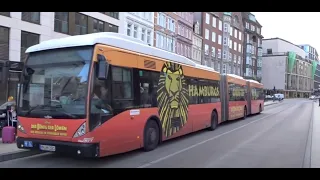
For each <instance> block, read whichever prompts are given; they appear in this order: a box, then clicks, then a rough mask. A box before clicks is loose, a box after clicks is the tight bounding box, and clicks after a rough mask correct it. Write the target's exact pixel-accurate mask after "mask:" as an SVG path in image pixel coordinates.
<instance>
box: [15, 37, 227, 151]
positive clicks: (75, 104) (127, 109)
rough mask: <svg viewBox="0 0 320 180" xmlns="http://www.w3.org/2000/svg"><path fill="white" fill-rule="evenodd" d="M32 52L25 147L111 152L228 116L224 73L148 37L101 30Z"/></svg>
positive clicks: (22, 119) (21, 139)
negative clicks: (149, 42) (156, 45)
mask: <svg viewBox="0 0 320 180" xmlns="http://www.w3.org/2000/svg"><path fill="white" fill-rule="evenodd" d="M26 52H27V53H29V54H28V58H27V59H26V61H25V67H24V70H23V75H22V76H23V77H22V78H21V79H22V85H21V86H20V90H19V100H18V138H17V146H18V148H21V149H31V150H41V151H49V152H63V153H71V154H77V155H79V156H85V157H103V156H109V155H113V154H118V153H123V152H127V151H131V150H134V149H139V148H143V149H145V150H146V151H150V150H153V149H155V148H156V147H157V146H158V144H159V143H161V142H162V141H165V140H168V139H172V138H175V137H178V136H182V135H185V134H188V133H191V132H195V131H198V130H201V129H205V128H208V129H210V130H214V129H215V128H216V127H217V125H218V124H219V123H221V122H222V118H221V117H222V116H221V114H222V113H221V112H222V107H223V106H222V103H221V102H222V101H223V98H222V97H226V96H227V95H225V94H221V93H225V92H224V91H221V90H220V89H221V87H220V85H221V84H220V83H221V82H223V81H221V78H223V77H224V76H221V75H220V74H219V73H218V72H216V71H214V70H213V69H211V68H208V67H204V66H201V65H197V64H195V63H194V62H193V61H191V60H189V59H188V58H185V57H183V56H180V55H177V54H174V53H170V52H167V51H164V50H160V49H158V48H154V47H151V46H149V45H147V44H144V43H143V42H142V41H139V40H136V39H133V38H130V37H127V36H125V35H121V34H117V33H94V34H87V35H79V36H71V37H66V38H61V39H55V40H49V41H46V42H42V43H40V44H38V45H35V46H32V47H30V48H29V49H27V51H26Z"/></svg>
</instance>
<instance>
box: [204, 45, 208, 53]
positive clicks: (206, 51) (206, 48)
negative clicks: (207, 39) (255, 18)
mask: <svg viewBox="0 0 320 180" xmlns="http://www.w3.org/2000/svg"><path fill="white" fill-rule="evenodd" d="M204 52H205V55H209V46H208V44H205V45H204Z"/></svg>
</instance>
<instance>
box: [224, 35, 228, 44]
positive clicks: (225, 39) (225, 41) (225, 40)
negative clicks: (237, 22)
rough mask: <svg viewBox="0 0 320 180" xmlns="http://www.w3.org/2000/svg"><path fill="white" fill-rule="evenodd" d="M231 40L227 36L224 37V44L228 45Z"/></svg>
mask: <svg viewBox="0 0 320 180" xmlns="http://www.w3.org/2000/svg"><path fill="white" fill-rule="evenodd" d="M228 43H229V41H228V38H227V37H223V45H228Z"/></svg>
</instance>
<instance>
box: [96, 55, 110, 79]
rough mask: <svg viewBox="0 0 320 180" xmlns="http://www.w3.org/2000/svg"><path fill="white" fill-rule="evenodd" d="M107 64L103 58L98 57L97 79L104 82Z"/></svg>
mask: <svg viewBox="0 0 320 180" xmlns="http://www.w3.org/2000/svg"><path fill="white" fill-rule="evenodd" d="M108 69H109V64H108V63H107V60H106V58H105V57H104V56H102V55H100V54H99V55H98V69H97V71H98V73H97V74H98V79H100V80H105V79H107V75H108Z"/></svg>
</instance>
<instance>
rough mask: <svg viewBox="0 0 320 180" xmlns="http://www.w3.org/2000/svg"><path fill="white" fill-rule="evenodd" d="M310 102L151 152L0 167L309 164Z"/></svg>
mask: <svg viewBox="0 0 320 180" xmlns="http://www.w3.org/2000/svg"><path fill="white" fill-rule="evenodd" d="M313 103H314V102H313V101H310V100H308V99H286V100H285V101H283V102H280V103H277V104H273V105H270V106H266V107H265V109H264V111H263V112H262V113H261V114H259V115H254V116H251V117H248V118H247V119H245V120H236V121H233V122H228V123H224V124H222V125H220V126H219V127H218V128H217V129H216V130H215V131H207V130H203V131H201V132H196V133H193V134H190V135H187V136H184V137H181V138H177V139H174V140H171V141H168V142H164V143H163V144H161V145H160V146H159V147H158V148H157V149H156V150H154V151H151V152H143V151H141V150H136V151H133V152H129V153H125V154H120V155H115V156H111V157H105V158H101V159H94V160H92V159H79V158H72V157H65V156H60V155H56V154H49V153H46V154H42V155H36V156H31V157H26V158H21V159H16V160H11V161H5V162H2V163H0V168H5V167H24V168H55V167H60V168H67V167H81V168H84V167H87V168H137V167H138V168H301V167H307V168H308V167H310V156H311V155H310V151H311V149H310V144H311V142H310V141H311V140H310V139H311V138H308V137H309V136H310V134H311V131H309V130H310V129H311V122H312V121H311V120H312V111H313ZM315 106H318V104H315Z"/></svg>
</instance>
